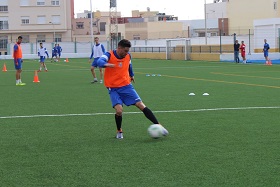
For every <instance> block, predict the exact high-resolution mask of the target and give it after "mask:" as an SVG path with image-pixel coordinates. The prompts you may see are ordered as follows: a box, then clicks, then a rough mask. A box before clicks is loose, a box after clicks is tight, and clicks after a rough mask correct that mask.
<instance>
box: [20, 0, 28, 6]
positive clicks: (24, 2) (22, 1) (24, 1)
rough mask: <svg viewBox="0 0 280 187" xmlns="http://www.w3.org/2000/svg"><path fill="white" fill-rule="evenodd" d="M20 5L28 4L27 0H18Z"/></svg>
mask: <svg viewBox="0 0 280 187" xmlns="http://www.w3.org/2000/svg"><path fill="white" fill-rule="evenodd" d="M20 6H29V0H20Z"/></svg>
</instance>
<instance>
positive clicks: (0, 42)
mask: <svg viewBox="0 0 280 187" xmlns="http://www.w3.org/2000/svg"><path fill="white" fill-rule="evenodd" d="M7 47H8V36H0V49H2V50H3V49H7Z"/></svg>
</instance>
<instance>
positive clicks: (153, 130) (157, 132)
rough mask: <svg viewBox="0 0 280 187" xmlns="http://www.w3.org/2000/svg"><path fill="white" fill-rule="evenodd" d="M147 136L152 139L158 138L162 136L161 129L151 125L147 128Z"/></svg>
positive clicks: (158, 126) (157, 125) (156, 125)
mask: <svg viewBox="0 0 280 187" xmlns="http://www.w3.org/2000/svg"><path fill="white" fill-rule="evenodd" d="M148 134H149V135H150V136H151V137H152V138H160V137H162V136H163V127H162V126H161V125H159V124H152V125H150V126H149V128H148Z"/></svg>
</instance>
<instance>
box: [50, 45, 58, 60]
mask: <svg viewBox="0 0 280 187" xmlns="http://www.w3.org/2000/svg"><path fill="white" fill-rule="evenodd" d="M53 57H55V60H54V61H55V62H57V44H54V47H53V49H52V59H51V62H53Z"/></svg>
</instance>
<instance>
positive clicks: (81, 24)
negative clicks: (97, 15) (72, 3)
mask: <svg viewBox="0 0 280 187" xmlns="http://www.w3.org/2000/svg"><path fill="white" fill-rule="evenodd" d="M76 29H84V22H77V23H76Z"/></svg>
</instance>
